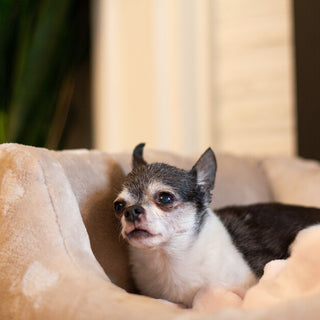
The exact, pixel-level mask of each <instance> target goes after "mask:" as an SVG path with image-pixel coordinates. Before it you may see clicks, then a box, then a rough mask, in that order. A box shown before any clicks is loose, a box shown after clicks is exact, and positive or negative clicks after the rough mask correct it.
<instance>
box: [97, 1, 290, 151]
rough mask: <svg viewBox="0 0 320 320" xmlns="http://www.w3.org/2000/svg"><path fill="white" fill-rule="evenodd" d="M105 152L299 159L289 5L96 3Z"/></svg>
mask: <svg viewBox="0 0 320 320" xmlns="http://www.w3.org/2000/svg"><path fill="white" fill-rule="evenodd" d="M93 9H94V10H93V39H94V46H93V90H92V92H93V105H94V110H95V114H94V128H95V146H96V148H98V149H101V150H106V151H108V152H117V151H121V150H125V149H127V150H131V149H132V148H133V147H134V146H135V145H136V144H137V143H139V142H146V143H147V145H148V146H149V147H151V148H157V149H163V150H170V151H174V152H178V153H181V154H190V153H199V152H201V151H203V150H204V149H205V148H207V147H208V146H209V145H211V146H213V148H214V149H215V150H225V151H232V152H235V153H251V154H257V153H258V154H261V153H267V154H272V153H281V154H293V153H294V142H295V140H294V113H293V102H294V101H293V98H292V97H293V93H292V91H293V90H292V88H293V84H292V83H293V78H292V57H291V50H292V41H291V33H290V32H291V30H290V27H291V17H290V3H289V0H268V1H266V0H241V1H239V0H130V1H129V0H95V1H94V2H93Z"/></svg>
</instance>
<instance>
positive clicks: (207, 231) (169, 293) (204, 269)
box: [130, 209, 251, 305]
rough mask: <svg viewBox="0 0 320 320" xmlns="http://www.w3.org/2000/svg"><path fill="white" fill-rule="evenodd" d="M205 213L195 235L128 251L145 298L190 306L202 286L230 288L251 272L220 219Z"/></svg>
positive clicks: (187, 234)
mask: <svg viewBox="0 0 320 320" xmlns="http://www.w3.org/2000/svg"><path fill="white" fill-rule="evenodd" d="M207 210H208V216H207V218H206V221H205V223H204V225H203V227H202V228H201V230H200V231H199V232H198V233H195V232H194V231H193V232H191V231H190V232H188V233H186V234H182V235H175V236H174V238H172V239H171V240H170V241H168V242H167V243H165V244H164V245H162V246H159V247H157V248H151V249H141V248H134V247H132V248H131V255H130V256H131V264H132V266H133V273H134V275H135V279H136V281H137V285H138V287H139V286H141V284H142V285H143V287H144V290H145V291H146V293H147V294H148V295H150V296H153V297H158V298H161V297H162V298H166V299H168V300H170V301H175V302H183V303H184V304H186V305H190V303H192V299H193V297H194V294H195V292H196V291H197V290H198V289H199V288H200V287H201V286H203V285H204V284H206V283H208V282H211V283H214V284H216V285H217V286H219V285H220V286H221V285H223V286H224V285H225V284H228V283H229V282H230V285H231V284H232V285H233V284H234V283H235V282H238V281H239V282H240V283H241V282H243V281H245V279H246V278H247V277H248V275H249V274H250V273H251V272H250V268H249V267H248V266H247V264H246V262H245V261H244V260H243V258H242V256H241V255H240V254H239V252H238V251H237V249H236V248H235V247H234V245H233V244H232V240H231V238H230V235H229V234H228V232H227V230H226V229H225V228H224V226H223V224H222V222H221V221H220V219H219V218H218V217H217V216H216V215H215V214H213V213H212V212H211V211H210V209H207ZM225 257H229V258H228V259H225ZM235 265H237V266H238V268H236V269H235V267H234V266H235ZM140 281H141V284H140V283H139V282H140ZM149 284H150V285H149ZM151 284H152V285H151ZM179 299H180V300H179Z"/></svg>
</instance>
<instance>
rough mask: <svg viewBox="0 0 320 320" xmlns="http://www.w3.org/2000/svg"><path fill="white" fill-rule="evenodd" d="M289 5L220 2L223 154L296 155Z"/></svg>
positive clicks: (258, 0)
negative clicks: (229, 152) (230, 152)
mask: <svg viewBox="0 0 320 320" xmlns="http://www.w3.org/2000/svg"><path fill="white" fill-rule="evenodd" d="M290 3H291V1H289V0H268V1H267V0H241V1H239V0H217V1H214V8H213V10H214V11H215V12H216V14H215V19H214V21H215V23H214V25H215V28H214V35H213V43H214V45H215V48H216V50H215V51H214V52H213V54H214V68H213V75H214V77H215V86H214V97H215V98H214V101H215V107H216V108H217V110H216V113H215V116H216V117H217V118H216V122H215V123H216V127H217V130H216V136H215V139H216V144H217V146H218V148H219V149H223V150H227V151H232V152H239V153H254V154H294V152H295V120H294V101H293V96H294V94H293V83H294V81H293V70H292V69H293V61H292V59H293V58H292V34H291V7H290Z"/></svg>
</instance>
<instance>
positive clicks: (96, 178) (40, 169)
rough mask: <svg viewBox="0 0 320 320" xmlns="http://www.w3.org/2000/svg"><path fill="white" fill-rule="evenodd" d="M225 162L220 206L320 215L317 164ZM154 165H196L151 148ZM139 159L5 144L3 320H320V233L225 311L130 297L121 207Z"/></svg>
mask: <svg viewBox="0 0 320 320" xmlns="http://www.w3.org/2000/svg"><path fill="white" fill-rule="evenodd" d="M197 156H199V155H196V157H197ZM217 158H218V174H217V181H216V188H215V192H214V202H213V207H221V206H224V205H228V204H245V203H254V202H266V201H280V202H286V203H294V204H304V205H310V206H318V207H320V165H319V164H318V163H316V162H312V161H306V160H302V159H297V158H295V159H294V158H291V159H290V158H269V159H262V160H261V159H260V160H259V159H252V158H251V159H247V158H239V157H233V156H230V155H218V157H217ZM146 159H147V160H148V161H155V160H157V161H166V162H168V163H171V164H175V165H177V166H181V167H184V168H191V165H192V164H193V159H186V158H181V157H178V156H173V155H168V154H164V153H161V152H155V151H153V152H151V151H150V150H148V149H147V150H146ZM130 160H131V154H129V153H128V154H121V155H108V154H106V153H102V152H98V151H87V150H77V151H62V152H55V151H49V150H46V149H39V148H32V147H27V146H22V145H16V144H3V145H0V319H1V320H2V319H33V320H36V319H302V318H304V319H319V318H320V228H319V227H313V228H311V229H308V230H306V231H304V232H303V233H301V234H299V236H298V238H297V240H296V241H295V244H294V246H293V249H292V256H291V257H290V258H289V259H288V260H286V261H283V262H274V263H271V264H270V265H268V266H267V268H266V270H265V275H264V276H263V278H262V279H261V281H260V282H259V283H258V284H257V285H256V286H254V287H253V288H251V289H250V290H249V291H248V293H247V295H246V296H245V298H244V300H243V301H240V303H237V304H235V305H232V303H229V302H230V301H229V300H228V299H229V297H224V296H220V297H217V300H216V302H218V308H217V309H220V310H216V311H210V312H206V311H204V310H205V306H204V305H200V306H198V308H197V310H182V309H179V308H176V307H172V306H170V305H167V304H164V303H163V302H160V301H157V300H154V299H151V298H148V297H143V296H138V295H135V294H131V293H128V292H127V291H130V290H131V289H132V283H131V280H130V273H129V267H128V260H127V252H126V246H125V244H124V243H123V242H122V240H121V239H120V237H119V225H118V222H117V220H116V219H115V218H114V216H113V210H112V201H113V199H114V197H115V194H116V193H117V191H118V190H119V188H120V185H121V181H122V179H123V177H124V175H125V174H126V173H127V172H128V171H129V170H130V165H129V163H130ZM207 303H208V304H209V305H210V304H211V302H210V299H209V301H207ZM225 305H227V306H228V307H224V306H225ZM230 305H231V307H230Z"/></svg>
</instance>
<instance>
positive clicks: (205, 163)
mask: <svg viewBox="0 0 320 320" xmlns="http://www.w3.org/2000/svg"><path fill="white" fill-rule="evenodd" d="M216 171H217V160H216V157H215V155H214V152H213V151H212V149H211V148H208V149H207V150H206V151H205V152H204V153H203V154H202V156H201V157H200V158H199V160H198V161H197V162H196V164H195V165H194V166H193V167H192V169H191V172H192V173H193V174H195V176H196V178H197V184H198V186H199V187H200V189H202V190H203V191H204V192H205V194H206V195H207V196H208V197H209V198H211V196H210V191H211V190H212V189H213V187H214V182H215V178H216Z"/></svg>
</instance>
